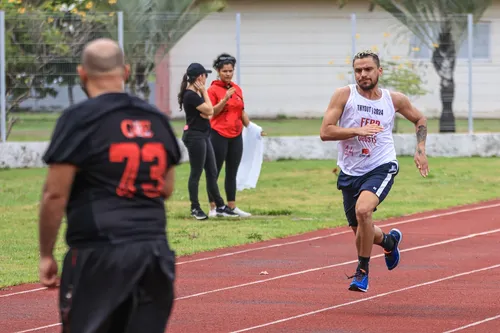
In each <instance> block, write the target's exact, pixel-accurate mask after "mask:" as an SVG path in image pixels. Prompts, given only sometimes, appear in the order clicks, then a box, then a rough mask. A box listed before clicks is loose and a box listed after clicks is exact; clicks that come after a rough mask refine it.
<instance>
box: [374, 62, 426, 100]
mask: <svg viewBox="0 0 500 333" xmlns="http://www.w3.org/2000/svg"><path fill="white" fill-rule="evenodd" d="M381 66H382V69H383V75H382V76H381V77H380V85H381V86H383V87H386V88H391V89H393V90H396V91H399V92H401V93H403V94H405V95H407V96H409V97H416V96H423V95H425V94H427V93H428V92H429V91H427V90H426V89H424V84H425V81H424V80H423V79H422V77H421V74H420V73H422V70H421V66H416V65H414V64H413V63H411V62H408V63H406V64H403V63H400V62H397V61H382V63H381Z"/></svg>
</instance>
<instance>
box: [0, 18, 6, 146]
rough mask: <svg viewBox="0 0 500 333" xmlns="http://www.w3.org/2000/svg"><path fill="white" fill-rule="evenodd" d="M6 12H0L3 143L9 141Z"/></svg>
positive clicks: (0, 93) (0, 88) (0, 79)
mask: <svg viewBox="0 0 500 333" xmlns="http://www.w3.org/2000/svg"><path fill="white" fill-rule="evenodd" d="M5 47H6V45H5V12H4V11H3V10H2V11H0V104H1V105H0V108H1V115H0V118H2V119H1V126H2V128H1V129H0V131H1V132H2V142H6V141H7V87H6V86H5V85H6V77H5V76H6V73H5V71H6V67H7V65H6V63H5Z"/></svg>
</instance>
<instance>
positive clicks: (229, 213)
mask: <svg viewBox="0 0 500 333" xmlns="http://www.w3.org/2000/svg"><path fill="white" fill-rule="evenodd" d="M215 213H216V214H217V216H224V217H239V215H238V214H236V213H235V212H234V211H233V209H232V208H230V207H228V206H222V207H217V209H216V210H215Z"/></svg>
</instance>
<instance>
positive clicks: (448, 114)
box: [432, 21, 456, 133]
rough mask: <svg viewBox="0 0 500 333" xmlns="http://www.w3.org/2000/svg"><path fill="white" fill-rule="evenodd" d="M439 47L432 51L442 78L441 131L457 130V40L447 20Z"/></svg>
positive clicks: (435, 66)
mask: <svg viewBox="0 0 500 333" xmlns="http://www.w3.org/2000/svg"><path fill="white" fill-rule="evenodd" d="M438 43H439V45H437V47H435V48H434V52H433V53H432V64H433V65H434V68H435V69H436V72H437V74H438V75H439V77H440V78H441V84H440V93H441V103H442V111H441V118H440V119H439V132H440V133H446V132H448V133H449V132H455V116H454V114H453V99H454V97H455V81H454V80H453V75H454V72H455V60H456V52H455V42H454V41H453V38H452V34H451V23H450V21H445V22H444V23H443V25H442V26H441V33H440V34H439V38H438Z"/></svg>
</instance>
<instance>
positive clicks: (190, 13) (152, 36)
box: [116, 0, 225, 99]
mask: <svg viewBox="0 0 500 333" xmlns="http://www.w3.org/2000/svg"><path fill="white" fill-rule="evenodd" d="M224 6H225V2H224V1H221V0H210V1H196V0H120V1H118V2H117V3H116V10H119V11H123V13H124V49H125V54H126V56H127V61H128V62H129V63H130V65H131V78H130V81H129V87H130V90H131V92H132V93H136V94H138V93H141V94H142V95H143V98H145V99H147V98H148V97H149V93H150V91H149V85H148V77H149V75H150V74H151V73H152V72H153V70H154V68H155V66H156V64H157V63H158V62H159V61H160V60H161V59H163V57H164V56H165V55H166V54H167V53H168V52H169V51H170V50H171V49H172V48H173V47H174V46H175V44H176V43H177V42H178V41H179V40H180V39H181V38H182V37H183V36H184V35H185V34H186V33H187V32H189V30H190V29H191V28H192V27H194V26H195V25H196V24H197V23H198V22H199V21H201V20H202V19H203V18H205V17H206V16H207V15H208V14H210V13H212V12H215V11H220V10H222V9H223V8H224Z"/></svg>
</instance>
